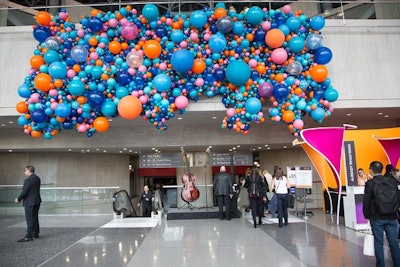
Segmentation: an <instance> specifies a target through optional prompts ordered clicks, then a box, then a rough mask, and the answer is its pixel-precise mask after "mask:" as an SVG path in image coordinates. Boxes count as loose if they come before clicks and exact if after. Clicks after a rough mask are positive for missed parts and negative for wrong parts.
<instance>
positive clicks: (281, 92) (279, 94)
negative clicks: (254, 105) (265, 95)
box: [272, 84, 290, 101]
mask: <svg viewBox="0 0 400 267" xmlns="http://www.w3.org/2000/svg"><path fill="white" fill-rule="evenodd" d="M289 91H290V90H289V88H288V87H287V86H286V85H284V84H278V85H275V86H274V91H273V93H272V95H273V96H274V97H275V99H276V100H278V101H281V100H284V99H286V98H287V97H288V95H289Z"/></svg>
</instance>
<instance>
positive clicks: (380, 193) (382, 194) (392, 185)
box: [374, 177, 399, 215]
mask: <svg viewBox="0 0 400 267" xmlns="http://www.w3.org/2000/svg"><path fill="white" fill-rule="evenodd" d="M374 182H375V187H374V195H375V205H376V210H377V212H378V214H379V215H395V214H396V213H397V211H398V209H399V200H398V197H399V193H398V188H397V184H396V182H395V181H393V180H392V179H391V178H388V177H384V180H377V179H374Z"/></svg>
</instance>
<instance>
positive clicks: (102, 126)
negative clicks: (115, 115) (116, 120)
mask: <svg viewBox="0 0 400 267" xmlns="http://www.w3.org/2000/svg"><path fill="white" fill-rule="evenodd" d="M93 126H94V128H95V129H96V131H98V132H99V133H103V132H106V131H107V130H108V128H109V127H110V123H109V122H108V120H107V118H106V117H97V118H96V119H95V120H94V122H93Z"/></svg>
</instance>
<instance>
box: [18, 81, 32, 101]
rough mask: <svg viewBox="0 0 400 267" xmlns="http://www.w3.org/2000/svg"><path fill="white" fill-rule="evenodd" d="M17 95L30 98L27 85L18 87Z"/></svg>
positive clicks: (29, 90)
mask: <svg viewBox="0 0 400 267" xmlns="http://www.w3.org/2000/svg"><path fill="white" fill-rule="evenodd" d="M18 95H19V96H20V97H22V98H28V97H30V96H31V89H30V88H29V86H28V85H26V84H22V85H20V86H19V87H18Z"/></svg>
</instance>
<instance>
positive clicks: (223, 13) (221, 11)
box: [214, 7, 226, 19]
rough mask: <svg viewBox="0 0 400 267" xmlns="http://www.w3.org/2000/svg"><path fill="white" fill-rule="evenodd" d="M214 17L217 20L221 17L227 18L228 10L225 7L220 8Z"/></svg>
mask: <svg viewBox="0 0 400 267" xmlns="http://www.w3.org/2000/svg"><path fill="white" fill-rule="evenodd" d="M214 16H215V18H216V19H219V18H220V17H223V16H226V9H225V8H223V7H219V8H217V9H216V10H215V11H214Z"/></svg>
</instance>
